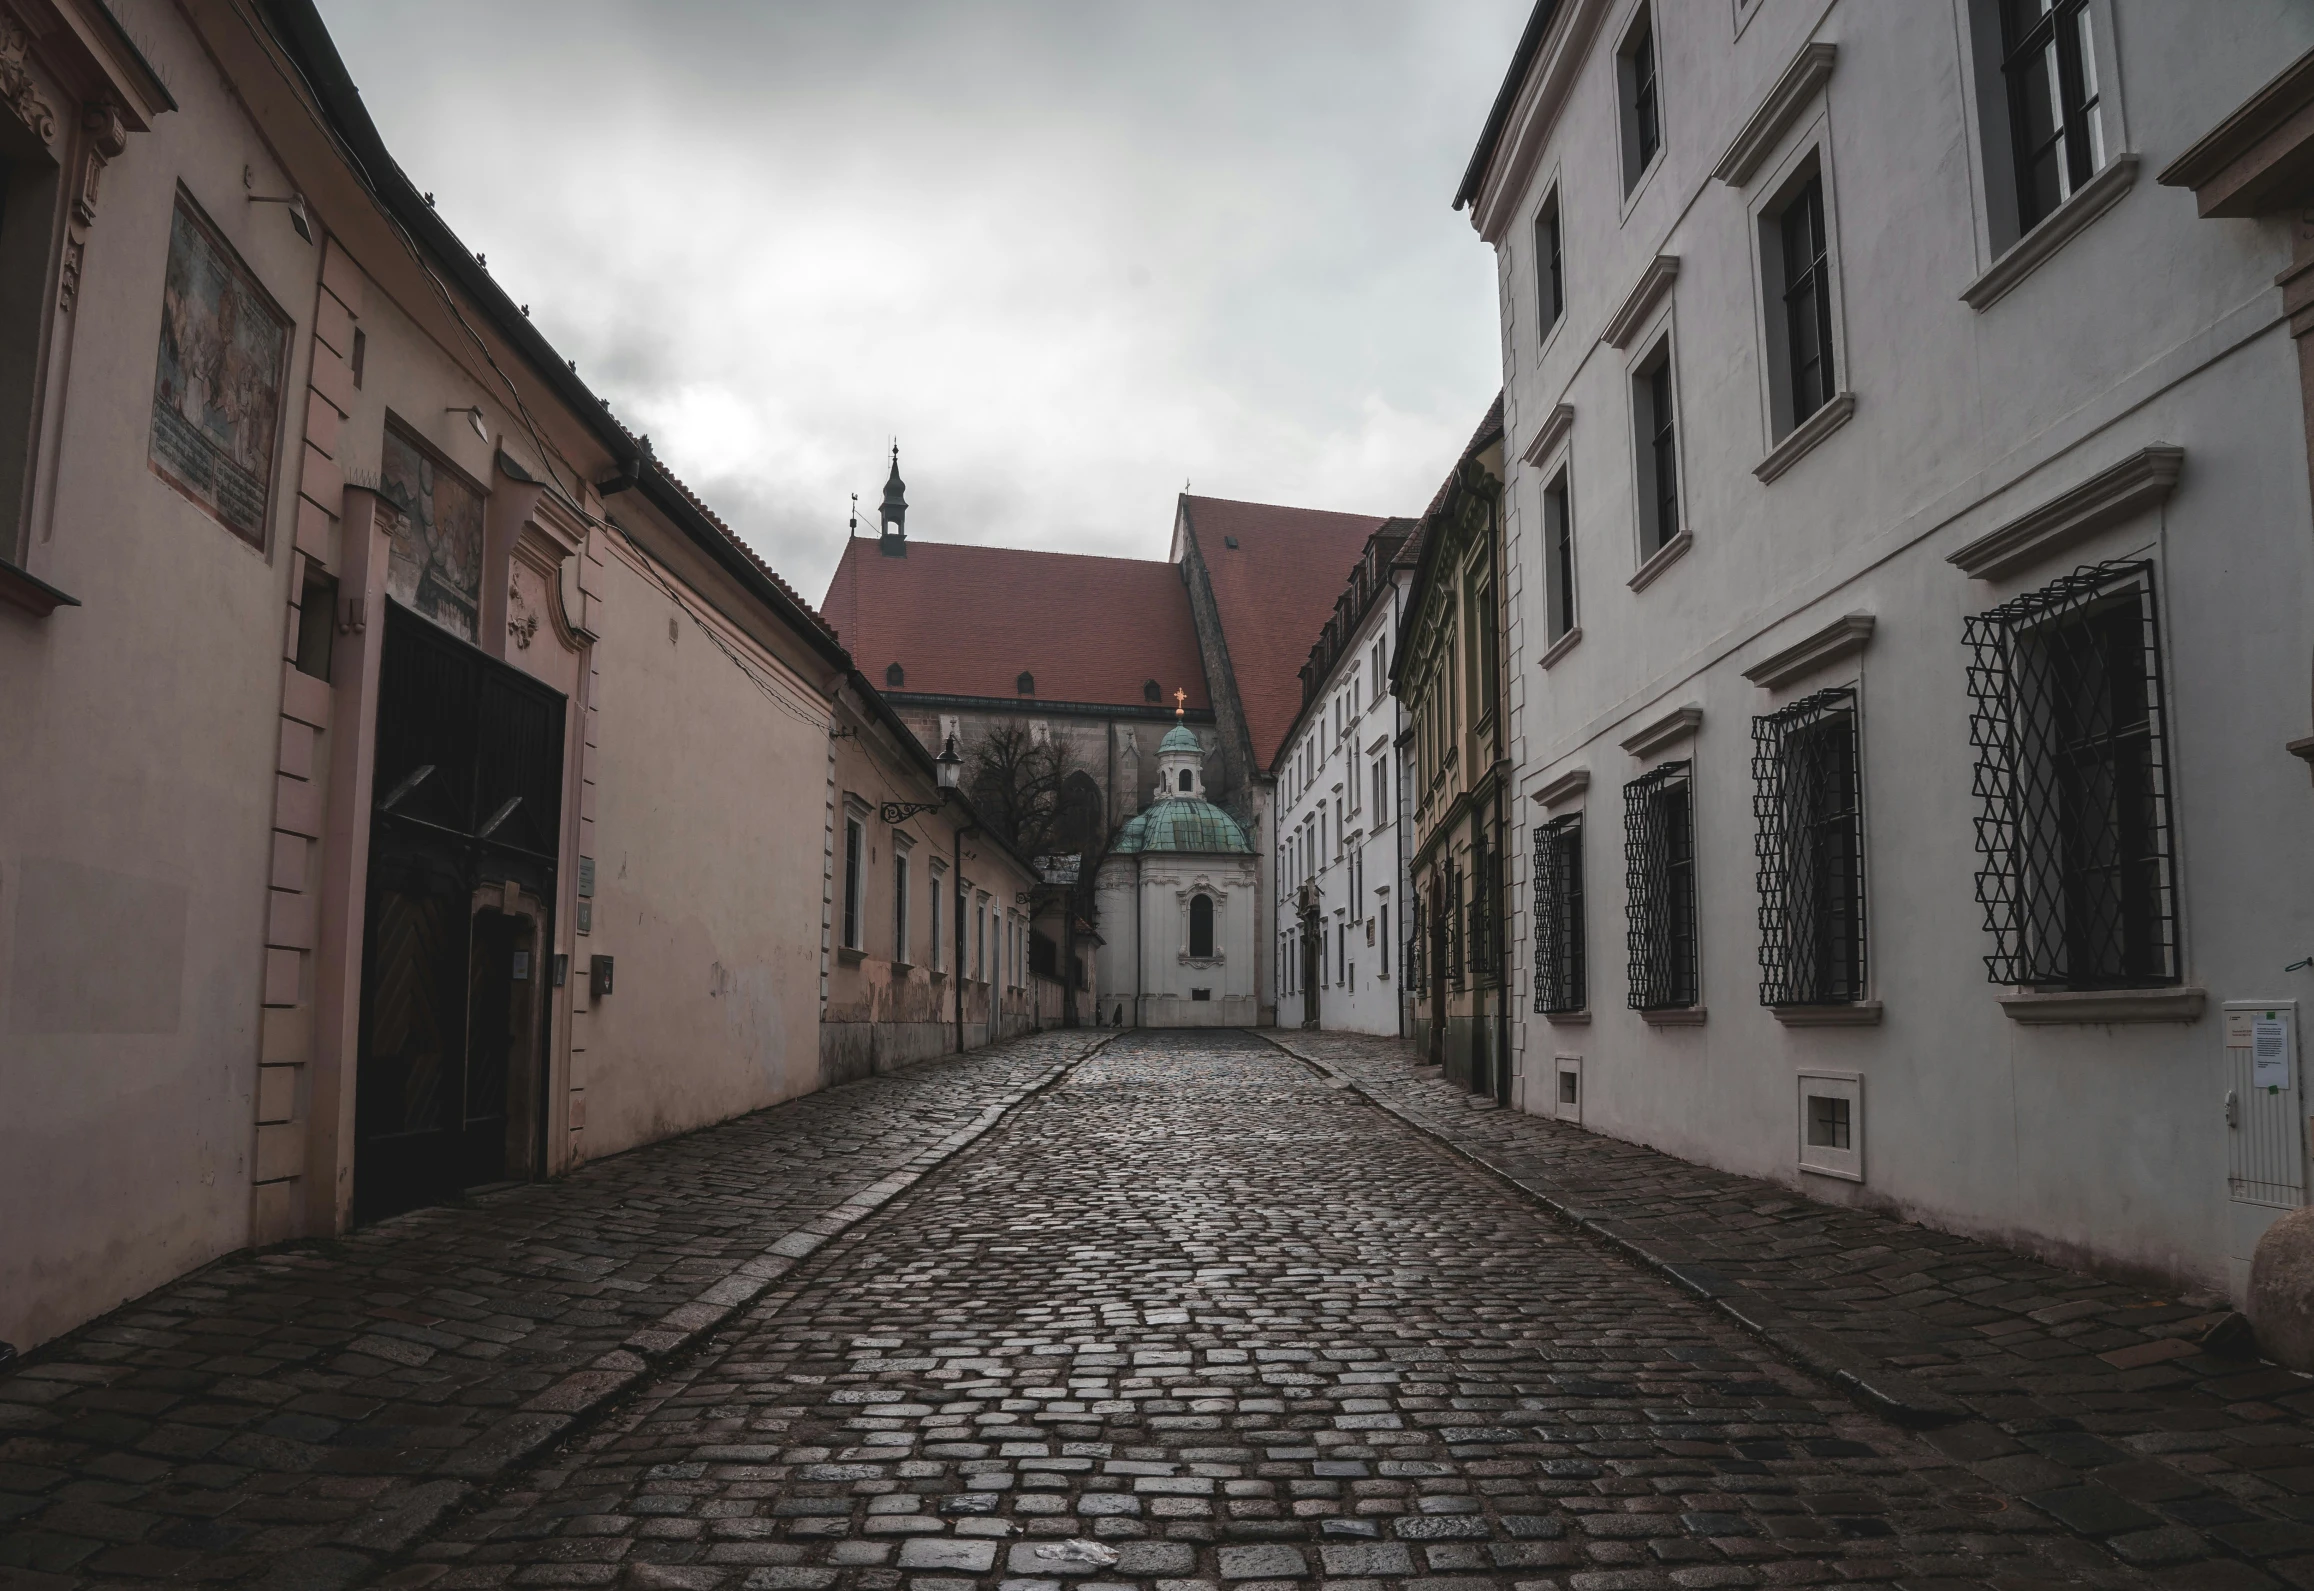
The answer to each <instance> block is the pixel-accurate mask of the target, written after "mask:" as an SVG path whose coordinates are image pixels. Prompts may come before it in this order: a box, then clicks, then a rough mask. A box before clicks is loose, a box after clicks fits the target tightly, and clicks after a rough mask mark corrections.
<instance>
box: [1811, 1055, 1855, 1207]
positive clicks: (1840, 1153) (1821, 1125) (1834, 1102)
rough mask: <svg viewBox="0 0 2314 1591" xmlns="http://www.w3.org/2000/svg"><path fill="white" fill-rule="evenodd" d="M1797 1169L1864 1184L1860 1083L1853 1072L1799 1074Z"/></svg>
mask: <svg viewBox="0 0 2314 1591" xmlns="http://www.w3.org/2000/svg"><path fill="white" fill-rule="evenodd" d="M1799 1158H1800V1169H1802V1170H1803V1171H1814V1172H1819V1173H1821V1174H1823V1175H1825V1176H1830V1177H1845V1178H1847V1179H1848V1180H1849V1181H1851V1182H1862V1181H1863V1180H1864V1079H1863V1077H1862V1076H1861V1075H1859V1074H1858V1073H1855V1072H1802V1073H1801V1074H1800V1157H1799Z"/></svg>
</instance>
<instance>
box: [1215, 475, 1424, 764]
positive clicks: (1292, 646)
mask: <svg viewBox="0 0 2314 1591" xmlns="http://www.w3.org/2000/svg"><path fill="white" fill-rule="evenodd" d="M1181 519H1182V525H1183V528H1184V530H1185V531H1186V533H1187V534H1188V536H1189V538H1190V539H1191V540H1192V541H1194V542H1196V544H1197V553H1198V557H1199V559H1200V560H1201V561H1202V562H1203V563H1204V565H1205V570H1206V575H1207V577H1208V578H1209V579H1210V580H1211V582H1212V585H1213V605H1214V609H1215V612H1216V614H1217V615H1218V617H1219V618H1220V620H1221V639H1222V644H1223V645H1225V646H1226V647H1228V649H1229V668H1230V672H1231V674H1233V675H1234V676H1236V680H1237V697H1238V705H1239V707H1240V708H1241V709H1242V710H1243V711H1244V713H1245V727H1246V733H1247V735H1248V736H1249V737H1250V738H1251V740H1252V742H1253V757H1254V766H1255V767H1257V768H1267V767H1269V765H1270V764H1271V763H1272V762H1274V761H1275V760H1276V759H1277V751H1278V747H1279V746H1280V745H1281V744H1282V743H1283V741H1284V739H1285V733H1286V731H1287V729H1289V728H1290V727H1292V725H1293V721H1294V716H1295V714H1297V713H1298V712H1300V711H1301V706H1302V676H1301V668H1302V661H1303V659H1305V658H1307V657H1308V656H1309V655H1310V637H1311V636H1313V635H1315V634H1317V633H1318V630H1319V627H1320V626H1322V625H1323V624H1324V623H1325V622H1326V619H1327V617H1328V616H1329V615H1331V614H1332V613H1333V611H1334V599H1335V598H1336V597H1338V596H1340V595H1341V592H1342V582H1343V581H1344V580H1346V579H1347V578H1349V574H1350V570H1351V568H1352V566H1354V565H1355V564H1356V563H1357V562H1358V559H1359V557H1360V556H1361V555H1363V554H1364V552H1365V550H1366V538H1367V537H1369V536H1371V535H1373V534H1374V532H1375V531H1377V530H1379V529H1381V528H1382V525H1383V523H1384V519H1383V516H1382V515H1380V514H1337V513H1331V512H1328V511H1326V510H1324V509H1316V508H1279V507H1276V506H1274V505H1272V504H1269V503H1238V502H1232V501H1230V500H1229V499H1228V498H1225V497H1191V496H1188V495H1187V494H1184V495H1183V496H1182V499H1181ZM1232 538H1235V542H1236V545H1234V546H1232V545H1231V539H1232Z"/></svg>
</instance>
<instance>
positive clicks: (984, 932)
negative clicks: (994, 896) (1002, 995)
mask: <svg viewBox="0 0 2314 1591" xmlns="http://www.w3.org/2000/svg"><path fill="white" fill-rule="evenodd" d="M972 976H973V977H974V978H975V979H976V980H977V981H979V982H981V983H986V982H987V981H988V903H987V902H986V901H975V902H973V904H972Z"/></svg>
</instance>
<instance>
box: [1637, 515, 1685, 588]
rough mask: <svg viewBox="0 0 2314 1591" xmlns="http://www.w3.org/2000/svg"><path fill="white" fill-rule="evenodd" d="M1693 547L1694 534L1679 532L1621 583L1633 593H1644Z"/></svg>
mask: <svg viewBox="0 0 2314 1591" xmlns="http://www.w3.org/2000/svg"><path fill="white" fill-rule="evenodd" d="M1694 545H1695V532H1694V531H1692V530H1683V531H1681V532H1680V533H1679V534H1678V535H1676V536H1674V537H1672V538H1671V539H1670V540H1669V541H1667V542H1665V543H1664V544H1663V545H1662V546H1660V547H1658V548H1656V549H1655V551H1654V553H1653V554H1651V555H1650V556H1649V557H1648V559H1647V561H1646V562H1645V563H1643V564H1641V565H1640V566H1639V569H1638V571H1637V572H1636V573H1635V574H1633V575H1632V576H1631V578H1630V579H1629V580H1626V581H1625V582H1623V583H1624V584H1625V585H1627V586H1629V587H1630V588H1631V589H1632V590H1634V591H1645V590H1646V589H1647V588H1648V587H1649V586H1651V585H1653V584H1655V581H1656V577H1657V576H1659V575H1661V574H1662V573H1663V571H1664V570H1666V569H1668V568H1670V567H1671V566H1672V565H1673V564H1675V563H1677V562H1679V560H1680V559H1681V558H1683V557H1685V556H1686V555H1687V549H1688V548H1690V547H1692V546H1694Z"/></svg>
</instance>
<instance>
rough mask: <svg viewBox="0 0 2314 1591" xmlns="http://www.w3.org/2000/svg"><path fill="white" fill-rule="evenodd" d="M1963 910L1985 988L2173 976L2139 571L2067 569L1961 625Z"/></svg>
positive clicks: (2146, 615) (2171, 895)
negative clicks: (1978, 934)
mask: <svg viewBox="0 0 2314 1591" xmlns="http://www.w3.org/2000/svg"><path fill="white" fill-rule="evenodd" d="M1966 634H1967V640H1968V649H1969V667H1968V685H1969V695H1970V697H1971V698H1972V700H1973V702H1974V709H1973V711H1972V712H1971V714H1970V719H1969V738H1970V740H1971V741H1972V743H1973V744H1974V746H1975V749H1976V791H1977V796H1978V799H1979V801H1980V803H1981V807H1980V810H1979V812H1978V815H1977V849H1978V851H1979V852H1981V853H1982V854H1983V857H1984V861H1983V865H1982V866H1981V868H1980V869H1979V871H1978V873H1977V899H1978V901H1979V902H1980V903H1982V905H1983V906H1984V909H1985V927H1986V928H1987V930H1989V931H1990V932H1991V934H1992V936H1993V952H1992V954H1991V955H1988V956H1987V957H1985V969H1986V971H1987V973H1988V974H1989V975H1990V977H1991V979H1992V981H1993V982H1994V983H2005V984H2012V985H2017V986H2024V987H2039V988H2061V989H2130V988H2146V987H2152V986H2155V985H2159V984H2165V983H2175V982H2176V981H2177V980H2178V976H2179V966H2178V944H2177V894H2176V885H2175V881H2174V878H2173V876H2172V875H2173V868H2174V857H2173V852H2172V848H2171V835H2170V809H2169V795H2170V783H2169V767H2168V738H2169V737H2168V728H2167V721H2166V718H2165V715H2164V712H2163V707H2162V693H2161V643H2160V635H2159V631H2158V620H2157V614H2156V610H2155V607H2154V593H2153V565H2152V564H2150V563H2109V564H2100V565H2097V566H2096V567H2094V568H2087V569H2079V570H2076V571H2074V572H2073V573H2072V574H2070V575H2067V576H2066V577H2065V578H2064V579H2062V580H2059V581H2057V582H2055V583H2054V584H2052V585H2048V586H2044V587H2043V588H2042V589H2040V590H2039V591H2035V592H2032V593H2031V594H2029V595H2026V596H2022V597H2018V598H2016V599H2015V600H2014V601H2011V602H2006V603H2003V604H2002V605H2001V606H1999V607H1997V608H1994V609H1992V610H1991V611H1990V612H1987V613H1980V614H1977V615H1975V616H1973V617H1972V618H1970V619H1969V621H1968V626H1967V632H1966Z"/></svg>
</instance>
